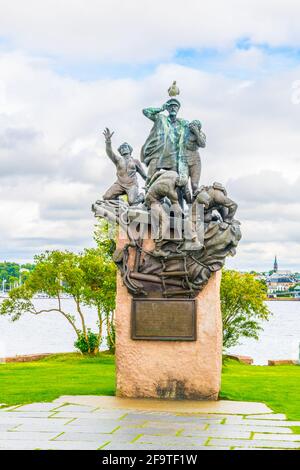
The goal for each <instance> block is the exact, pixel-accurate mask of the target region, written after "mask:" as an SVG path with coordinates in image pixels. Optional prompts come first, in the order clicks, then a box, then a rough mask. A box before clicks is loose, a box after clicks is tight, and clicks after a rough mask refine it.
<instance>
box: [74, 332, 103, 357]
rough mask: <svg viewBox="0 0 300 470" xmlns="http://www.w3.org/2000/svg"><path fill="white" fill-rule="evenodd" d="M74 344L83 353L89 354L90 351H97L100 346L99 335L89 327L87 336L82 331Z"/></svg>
mask: <svg viewBox="0 0 300 470" xmlns="http://www.w3.org/2000/svg"><path fill="white" fill-rule="evenodd" d="M74 346H75V348H76V349H78V351H80V352H82V353H83V354H87V353H89V352H93V353H97V352H98V350H99V346H100V344H99V335H96V334H95V333H93V332H92V331H91V329H90V328H88V329H87V335H86V337H85V335H84V334H83V333H80V335H79V337H78V338H77V340H76V341H75V342H74Z"/></svg>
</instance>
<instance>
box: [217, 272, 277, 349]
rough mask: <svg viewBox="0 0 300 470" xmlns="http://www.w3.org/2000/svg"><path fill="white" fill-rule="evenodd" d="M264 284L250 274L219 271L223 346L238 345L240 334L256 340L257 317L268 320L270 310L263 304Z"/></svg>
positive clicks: (264, 296)
mask: <svg viewBox="0 0 300 470" xmlns="http://www.w3.org/2000/svg"><path fill="white" fill-rule="evenodd" d="M266 293H267V289H266V285H265V283H264V282H261V281H259V280H257V279H255V277H254V276H253V275H252V274H248V273H247V274H242V273H239V272H238V271H231V270H223V275H222V281H221V310H222V318H223V346H224V347H225V348H229V347H231V346H235V345H237V344H238V342H239V339H240V338H241V337H243V336H244V337H247V338H255V339H258V333H259V331H261V330H262V327H261V326H260V320H268V318H269V315H270V311H269V309H268V307H267V305H266V304H265V299H266Z"/></svg>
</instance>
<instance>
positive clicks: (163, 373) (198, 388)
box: [116, 271, 222, 400]
mask: <svg viewBox="0 0 300 470" xmlns="http://www.w3.org/2000/svg"><path fill="white" fill-rule="evenodd" d="M220 280H221V272H220V271H218V272H217V273H215V274H213V275H212V277H211V278H210V280H209V282H208V284H207V285H206V286H205V287H204V289H203V290H202V291H201V292H200V293H199V294H198V296H197V297H196V302H194V305H195V308H194V316H191V318H192V320H190V323H188V326H187V327H186V328H185V329H184V328H183V329H182V332H181V331H180V334H181V335H180V336H178V337H177V338H176V337H175V338H174V337H172V336H171V337H170V336H169V337H166V338H162V337H161V336H159V335H158V337H155V336H153V334H152V333H153V331H154V333H155V334H156V336H157V332H156V331H155V327H154V325H152V326H151V325H150V327H151V328H152V329H151V328H150V327H149V328H150V332H151V334H152V336H151V334H150V337H146V338H145V336H143V335H145V331H146V333H147V328H146V329H145V328H142V326H143V322H141V323H140V324H139V325H140V326H139V325H138V326H137V327H135V325H133V315H134V311H138V310H137V307H134V308H133V297H132V296H131V295H130V294H129V293H128V291H127V289H126V287H125V286H124V285H123V281H122V278H121V275H120V274H118V283H117V307H116V363H117V396H119V397H126V398H162V399H177V400H180V399H186V400H217V399H218V394H219V390H220V383H221V366H222V318H221V309H220ZM165 302H168V300H167V299H166V300H165ZM170 304H171V305H172V301H170ZM147 308H148V307H147ZM152 308H156V310H158V311H159V309H158V308H157V305H156V304H155V305H154V307H153V306H152ZM176 308H177V310H178V315H182V309H184V308H185V307H184V306H183V307H182V309H181V311H180V308H178V306H177V307H176ZM175 310H176V309H174V308H172V307H171V311H174V312H175ZM143 315H145V310H144V308H142V309H141V313H140V318H141V319H142V320H143ZM192 322H194V323H192ZM134 327H135V329H134ZM193 328H194V330H193ZM166 331H167V330H166ZM137 332H138V333H139V332H141V334H140V336H138V333H137ZM165 334H166V335H168V334H169V335H170V334H171V335H172V331H170V332H168V331H167V332H166V333H165ZM184 334H186V335H187V337H186V338H185V337H184ZM193 334H194V335H193ZM188 335H189V336H188Z"/></svg>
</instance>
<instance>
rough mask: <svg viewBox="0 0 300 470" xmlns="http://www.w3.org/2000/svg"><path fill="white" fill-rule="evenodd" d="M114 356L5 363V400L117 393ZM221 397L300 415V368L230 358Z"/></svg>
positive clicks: (0, 388)
mask: <svg viewBox="0 0 300 470" xmlns="http://www.w3.org/2000/svg"><path fill="white" fill-rule="evenodd" d="M114 393H115V365H114V357H113V356H112V355H110V354H107V353H101V354H99V355H98V356H97V357H83V356H81V355H80V354H58V355H53V356H49V357H47V358H45V359H41V360H39V361H34V362H26V363H8V364H0V403H5V404H7V405H15V404H21V403H32V402H40V401H52V400H54V399H55V398H58V397H59V396H61V395H114ZM221 398H223V399H228V400H238V401H240V400H244V401H259V402H263V403H266V405H268V406H269V407H270V408H271V409H273V410H274V411H275V412H277V413H285V414H286V415H287V416H288V418H289V419H292V420H300V367H299V366H292V365H291V366H275V367H271V366H249V365H246V364H240V363H239V362H237V361H233V360H226V361H225V364H224V366H223V374H222V391H221Z"/></svg>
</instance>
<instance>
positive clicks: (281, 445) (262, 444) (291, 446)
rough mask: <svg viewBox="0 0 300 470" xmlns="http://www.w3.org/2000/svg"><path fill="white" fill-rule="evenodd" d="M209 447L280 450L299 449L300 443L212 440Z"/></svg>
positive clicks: (258, 440)
mask: <svg viewBox="0 0 300 470" xmlns="http://www.w3.org/2000/svg"><path fill="white" fill-rule="evenodd" d="M208 445H209V446H214V445H217V446H218V445H221V446H226V445H227V446H229V447H248V448H251V447H252V448H254V447H266V448H274V447H276V448H278V449H297V448H300V443H299V442H288V441H272V440H271V439H270V440H262V439H257V440H246V439H245V440H243V439H216V438H214V439H211V441H209V443H208Z"/></svg>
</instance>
